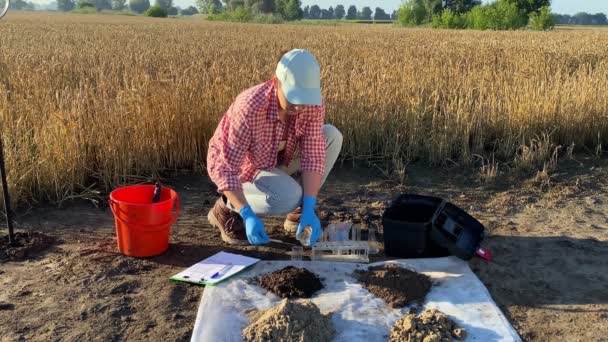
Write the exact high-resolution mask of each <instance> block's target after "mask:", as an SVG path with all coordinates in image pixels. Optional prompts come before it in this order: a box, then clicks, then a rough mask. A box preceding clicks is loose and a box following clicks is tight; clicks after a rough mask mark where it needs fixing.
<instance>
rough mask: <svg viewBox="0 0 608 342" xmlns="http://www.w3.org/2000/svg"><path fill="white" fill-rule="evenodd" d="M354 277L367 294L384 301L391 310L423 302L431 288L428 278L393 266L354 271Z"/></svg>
mask: <svg viewBox="0 0 608 342" xmlns="http://www.w3.org/2000/svg"><path fill="white" fill-rule="evenodd" d="M355 277H356V278H358V280H359V282H360V283H361V284H363V287H365V288H366V289H367V290H368V291H369V292H371V293H373V294H374V295H376V296H378V297H380V298H382V299H384V301H385V302H386V303H387V304H388V305H390V306H391V307H393V308H400V307H404V306H406V305H408V304H410V303H412V302H414V301H423V300H424V297H425V296H426V294H427V293H428V292H429V291H430V289H431V286H432V283H431V279H430V278H429V277H428V276H426V275H424V274H420V273H417V272H414V271H411V270H408V269H407V268H401V267H399V266H397V265H394V264H387V265H383V266H374V267H370V268H369V269H368V270H367V271H355Z"/></svg>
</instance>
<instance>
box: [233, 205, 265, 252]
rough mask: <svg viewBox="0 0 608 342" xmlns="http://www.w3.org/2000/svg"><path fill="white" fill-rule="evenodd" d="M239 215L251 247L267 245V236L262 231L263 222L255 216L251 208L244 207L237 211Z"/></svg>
mask: <svg viewBox="0 0 608 342" xmlns="http://www.w3.org/2000/svg"><path fill="white" fill-rule="evenodd" d="M239 214H240V215H241V217H242V218H243V221H245V232H246V233H247V240H249V243H250V244H252V245H263V244H265V243H269V242H270V239H268V235H266V230H265V229H264V222H262V220H260V218H259V217H257V216H256V215H255V213H254V212H253V209H251V206H249V205H246V206H244V207H243V208H241V210H240V211H239Z"/></svg>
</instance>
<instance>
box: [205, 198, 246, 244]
mask: <svg viewBox="0 0 608 342" xmlns="http://www.w3.org/2000/svg"><path fill="white" fill-rule="evenodd" d="M207 218H208V219H209V223H210V224H211V225H212V226H214V227H217V228H218V229H219V230H220V234H221V236H222V241H224V242H226V243H228V244H231V245H248V244H249V240H247V234H246V233H245V224H244V223H243V219H242V218H241V216H240V215H239V214H238V213H237V212H235V211H232V210H230V209H229V208H228V207H227V206H226V200H225V197H224V196H222V197H220V198H218V200H217V201H216V202H215V205H214V206H213V208H211V210H209V214H208V215H207Z"/></svg>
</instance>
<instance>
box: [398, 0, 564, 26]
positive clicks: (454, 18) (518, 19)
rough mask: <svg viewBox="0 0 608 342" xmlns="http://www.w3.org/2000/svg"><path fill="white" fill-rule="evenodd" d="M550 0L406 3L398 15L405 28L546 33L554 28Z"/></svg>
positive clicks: (409, 0)
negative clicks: (527, 30) (517, 30)
mask: <svg viewBox="0 0 608 342" xmlns="http://www.w3.org/2000/svg"><path fill="white" fill-rule="evenodd" d="M550 6H551V0H496V1H494V2H492V3H487V4H482V2H481V0H406V1H405V2H404V3H403V5H402V6H401V7H400V8H399V10H398V12H397V18H398V21H399V23H401V24H402V25H404V26H414V25H430V26H432V27H435V28H452V29H478V30H515V29H520V28H524V27H526V26H529V27H530V28H532V29H535V30H547V29H551V28H553V26H554V25H555V22H554V17H553V14H552V13H551V9H550Z"/></svg>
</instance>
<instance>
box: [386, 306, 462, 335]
mask: <svg viewBox="0 0 608 342" xmlns="http://www.w3.org/2000/svg"><path fill="white" fill-rule="evenodd" d="M465 338H466V330H464V329H463V328H459V327H457V326H456V323H454V322H453V321H452V320H451V319H450V318H449V317H448V316H447V315H446V314H444V313H443V312H440V311H437V310H427V311H424V312H423V313H421V314H419V315H416V314H415V313H408V314H407V315H406V316H405V317H403V318H402V319H400V320H398V321H397V322H396V323H395V325H393V327H392V328H391V335H390V337H389V342H452V341H453V340H454V339H457V340H464V339H465Z"/></svg>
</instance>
